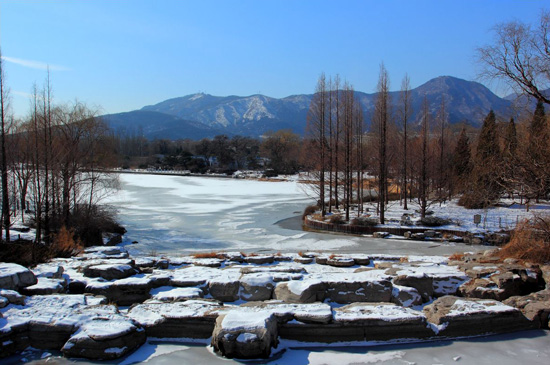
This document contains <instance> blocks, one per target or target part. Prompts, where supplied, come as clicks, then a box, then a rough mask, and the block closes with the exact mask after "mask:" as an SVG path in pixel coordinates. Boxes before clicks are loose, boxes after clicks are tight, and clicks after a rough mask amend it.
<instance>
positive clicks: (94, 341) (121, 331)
mask: <svg viewBox="0 0 550 365" xmlns="http://www.w3.org/2000/svg"><path fill="white" fill-rule="evenodd" d="M113 308H114V307H112V306H97V307H95V308H93V309H92V310H93V311H95V313H93V312H92V313H93V316H92V318H90V319H89V320H87V321H85V322H83V323H82V324H81V325H80V327H79V329H78V331H77V332H76V333H74V334H73V335H72V336H71V337H70V338H69V340H68V341H67V342H66V343H65V345H63V348H62V349H61V350H62V351H63V354H64V355H65V356H68V357H84V358H87V359H93V360H111V359H118V358H120V357H122V356H124V355H126V354H128V353H130V352H132V351H133V350H135V349H137V348H138V347H139V346H141V345H143V343H144V342H145V340H146V335H145V330H144V329H143V328H141V326H139V325H138V324H137V323H136V322H134V321H133V320H131V319H129V318H127V317H125V316H122V315H121V314H120V313H118V310H116V308H114V310H112V309H113Z"/></svg>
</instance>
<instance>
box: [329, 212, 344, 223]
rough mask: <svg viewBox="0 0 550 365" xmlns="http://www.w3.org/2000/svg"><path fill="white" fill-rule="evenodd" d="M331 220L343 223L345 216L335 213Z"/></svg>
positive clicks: (331, 221)
mask: <svg viewBox="0 0 550 365" xmlns="http://www.w3.org/2000/svg"><path fill="white" fill-rule="evenodd" d="M329 222H330V223H332V224H343V223H344V222H345V221H344V218H343V217H342V216H341V215H339V214H333V215H331V216H330V219H329Z"/></svg>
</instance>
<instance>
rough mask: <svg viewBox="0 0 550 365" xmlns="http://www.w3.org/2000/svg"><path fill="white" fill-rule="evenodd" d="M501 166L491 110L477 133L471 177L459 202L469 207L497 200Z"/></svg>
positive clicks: (478, 206) (486, 204)
mask: <svg viewBox="0 0 550 365" xmlns="http://www.w3.org/2000/svg"><path fill="white" fill-rule="evenodd" d="M502 167H503V166H502V161H501V152H500V147H499V144H498V136H497V126H496V117H495V113H494V112H493V111H492V110H491V111H490V112H489V114H487V116H486V117H485V120H484V121H483V126H482V127H481V132H480V133H479V137H478V141H477V150H476V158H475V160H474V168H473V170H472V179H471V181H470V184H469V186H468V189H467V192H466V193H465V194H464V195H463V196H462V198H461V199H460V201H459V203H460V204H462V205H464V206H465V207H466V208H470V209H471V208H485V207H487V206H489V205H491V204H492V203H493V202H494V201H495V200H497V199H498V198H499V197H500V194H501V191H502V179H501V175H502Z"/></svg>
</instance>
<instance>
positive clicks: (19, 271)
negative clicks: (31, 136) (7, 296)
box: [0, 262, 38, 291]
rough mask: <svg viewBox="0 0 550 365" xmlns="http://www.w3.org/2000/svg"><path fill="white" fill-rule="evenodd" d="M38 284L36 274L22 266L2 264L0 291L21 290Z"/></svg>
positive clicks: (0, 268)
mask: <svg viewBox="0 0 550 365" xmlns="http://www.w3.org/2000/svg"><path fill="white" fill-rule="evenodd" d="M37 282H38V280H37V278H36V276H35V275H34V273H33V272H32V271H31V270H29V269H27V268H26V267H23V266H21V265H17V264H12V263H5V262H2V263H0V289H8V290H17V291H18V290H20V289H22V288H26V287H27V286H31V285H34V284H36V283H37Z"/></svg>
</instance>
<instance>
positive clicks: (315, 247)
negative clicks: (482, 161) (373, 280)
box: [109, 174, 485, 255]
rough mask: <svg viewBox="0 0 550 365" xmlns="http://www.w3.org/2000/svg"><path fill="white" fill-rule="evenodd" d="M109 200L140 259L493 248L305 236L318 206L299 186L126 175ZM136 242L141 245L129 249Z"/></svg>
mask: <svg viewBox="0 0 550 365" xmlns="http://www.w3.org/2000/svg"><path fill="white" fill-rule="evenodd" d="M120 180H121V190H120V191H119V192H118V193H117V194H116V195H115V196H113V197H111V198H110V199H109V200H110V202H111V203H112V204H114V205H115V206H116V207H117V208H118V210H119V219H120V221H121V223H122V224H123V225H124V226H125V227H126V229H127V230H128V233H127V234H126V235H125V243H126V244H128V247H127V248H128V249H129V250H130V251H131V252H132V253H133V254H146V255H147V254H151V253H156V254H177V253H182V252H186V253H189V252H197V251H247V252H250V251H254V252H260V251H269V252H289V251H292V252H297V251H334V252H336V251H337V252H362V253H377V254H382V253H383V254H400V255H401V254H402V255H406V254H409V255H410V254H413V255H415V254H416V255H450V254H452V253H454V252H457V251H473V250H482V249H485V247H482V246H481V247H479V246H477V247H476V246H466V245H462V244H448V243H434V242H418V241H406V240H393V239H374V238H372V237H358V236H346V235H339V234H328V233H315V232H305V231H302V230H301V226H300V224H301V223H300V218H299V217H301V215H302V212H303V210H304V208H305V207H306V206H308V205H311V204H313V203H314V199H313V198H312V197H311V196H308V194H307V193H306V191H305V187H304V186H303V185H302V184H299V183H297V182H295V181H285V182H265V181H255V180H238V179H223V178H202V177H183V176H162V175H138V174H120ZM132 241H137V242H138V243H137V244H134V245H129V243H131V242H132Z"/></svg>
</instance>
